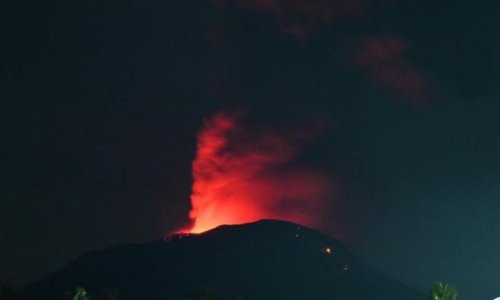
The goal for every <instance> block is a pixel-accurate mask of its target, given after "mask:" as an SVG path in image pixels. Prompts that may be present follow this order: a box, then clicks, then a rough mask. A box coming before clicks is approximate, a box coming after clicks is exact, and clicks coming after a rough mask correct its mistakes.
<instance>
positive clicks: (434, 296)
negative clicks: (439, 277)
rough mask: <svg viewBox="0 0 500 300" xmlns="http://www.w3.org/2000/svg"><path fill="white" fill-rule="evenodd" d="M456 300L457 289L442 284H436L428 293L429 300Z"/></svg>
mask: <svg viewBox="0 0 500 300" xmlns="http://www.w3.org/2000/svg"><path fill="white" fill-rule="evenodd" d="M457 298H458V292H457V289H456V288H454V287H453V286H451V285H449V284H445V283H442V282H436V283H435V284H434V285H433V286H432V288H431V290H430V293H429V300H456V299H457Z"/></svg>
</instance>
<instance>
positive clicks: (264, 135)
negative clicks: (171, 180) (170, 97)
mask: <svg viewBox="0 0 500 300" xmlns="http://www.w3.org/2000/svg"><path fill="white" fill-rule="evenodd" d="M308 136H310V134H307V133H305V132H304V130H302V131H300V132H298V131H296V132H286V133H281V134H278V133H277V132H269V131H266V132H263V131H262V130H252V129H250V128H248V126H245V124H244V123H243V115H242V114H239V113H219V114H216V115H214V116H213V117H212V118H210V119H208V120H207V121H206V123H205V126H204V128H203V129H202V130H201V132H200V133H199V135H198V144H197V154H196V157H195V160H194V162H193V165H192V167H193V170H192V171H193V180H194V181H193V186H192V194H191V205H192V210H191V212H190V215H189V216H190V218H191V219H192V220H193V225H192V227H191V228H190V229H188V232H191V233H199V232H203V231H206V230H209V229H212V228H214V227H217V226H219V225H222V224H241V223H247V222H253V221H257V220H260V219H267V218H273V219H281V220H287V221H292V222H296V223H300V224H304V225H309V226H315V225H318V224H319V222H320V221H321V217H320V215H321V213H322V211H323V210H324V208H325V205H326V203H327V200H328V198H329V194H330V193H329V192H330V186H331V181H330V180H329V178H328V177H327V176H325V174H323V173H320V172H317V171H313V170H307V169H305V168H300V167H297V166H295V165H294V164H293V162H294V159H295V158H296V157H297V155H298V154H299V152H300V147H299V145H300V144H303V142H304V139H306V138H307V137H308Z"/></svg>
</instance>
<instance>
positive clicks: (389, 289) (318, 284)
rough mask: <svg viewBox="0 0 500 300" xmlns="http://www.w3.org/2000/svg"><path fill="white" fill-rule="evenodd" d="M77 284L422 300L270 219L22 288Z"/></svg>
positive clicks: (314, 234) (180, 295)
mask: <svg viewBox="0 0 500 300" xmlns="http://www.w3.org/2000/svg"><path fill="white" fill-rule="evenodd" d="M78 286H82V287H84V288H85V289H86V290H87V291H88V292H89V294H91V295H100V294H102V293H103V292H105V291H106V290H109V289H111V288H114V289H117V290H119V291H120V293H122V294H126V295H128V298H131V299H193V298H189V296H188V295H189V294H190V293H192V292H193V291H196V290H200V289H204V290H208V289H210V290H212V291H214V293H217V295H219V296H220V297H222V298H221V299H235V297H236V296H237V295H240V296H238V297H240V298H236V299H339V300H340V299H344V300H361V299H381V300H382V299H384V300H388V299H394V300H401V299H405V300H412V299H415V300H417V299H424V298H425V297H424V295H422V294H420V293H419V292H417V291H414V290H412V289H410V288H408V287H406V286H404V285H403V284H401V283H399V282H397V281H396V280H393V279H391V278H389V277H387V276H386V275H384V274H383V273H381V272H378V271H376V270H374V269H372V268H371V267H369V266H367V265H365V264H364V263H363V262H362V261H361V260H360V259H358V258H357V257H356V256H355V255H354V254H352V253H351V252H350V251H349V250H348V249H347V248H346V247H345V246H343V245H342V243H341V242H340V241H338V240H336V239H334V238H331V237H329V236H327V235H325V234H322V233H320V232H318V231H315V230H313V229H310V228H307V227H304V226H301V225H297V224H294V223H290V222H284V221H277V220H261V221H258V222H254V223H248V224H243V225H224V226H220V227H217V228H215V229H213V230H210V231H207V232H204V233H201V234H172V235H167V236H165V237H164V238H163V239H161V240H157V241H152V242H148V243H144V244H130V245H120V246H115V247H112V248H109V249H106V250H102V251H95V252H90V253H86V254H84V255H82V256H81V257H79V258H77V259H76V260H74V261H73V262H71V263H69V264H68V265H67V266H66V267H65V268H63V269H61V270H59V271H56V272H54V273H53V274H50V275H48V276H47V277H46V278H44V279H41V280H39V281H37V282H34V283H31V284H29V285H27V286H26V287H25V288H24V289H23V292H24V294H25V295H26V297H27V298H28V299H61V298H62V296H63V295H64V293H65V292H66V291H72V290H74V288H75V287H78ZM241 295H244V298H243V296H241ZM195 299H198V298H195ZM203 299H212V298H203ZM214 299H219V298H214Z"/></svg>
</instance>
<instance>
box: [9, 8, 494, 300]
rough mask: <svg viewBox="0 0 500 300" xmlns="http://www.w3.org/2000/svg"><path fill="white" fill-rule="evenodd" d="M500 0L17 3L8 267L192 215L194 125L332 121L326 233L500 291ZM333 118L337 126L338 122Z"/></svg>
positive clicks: (320, 157)
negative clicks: (228, 120)
mask: <svg viewBox="0 0 500 300" xmlns="http://www.w3.org/2000/svg"><path fill="white" fill-rule="evenodd" d="M499 8H500V5H499V4H497V3H496V2H495V1H472V0H469V1H465V0H457V1H444V0H437V1H416V0H415V1H412V0H401V1H396V0H384V1H375V0H371V1H370V0H351V1H348V0H329V1H328V0H314V1H299V0H288V1H274V0H260V1H250V0H234V1H229V0H228V1H222V0H214V1H213V2H210V1H208V0H207V1H203V0H196V1H181V0H173V1H170V0H169V1H131V0H125V1H123V0H122V1H114V0H113V1H102V2H95V1H66V2H64V3H63V2H60V3H56V2H51V3H43V2H41V1H16V3H13V4H12V5H11V6H10V7H9V8H8V9H7V10H6V11H7V12H8V13H7V16H6V17H5V18H4V20H5V21H6V24H5V25H4V26H3V27H4V28H3V29H4V31H5V33H4V34H3V35H2V37H3V38H2V40H3V46H2V49H1V50H0V55H1V59H0V60H1V71H0V76H1V86H0V114H1V115H0V118H1V131H0V132H1V136H0V137H1V140H0V157H1V160H2V163H1V166H2V167H1V173H0V175H1V177H0V245H1V246H0V280H1V281H6V282H12V283H14V284H16V285H22V284H24V283H26V282H29V281H32V280H34V279H36V278H40V277H41V276H43V275H46V274H47V273H48V272H50V271H52V270H55V269H56V268H59V267H62V266H64V264H66V263H67V262H68V261H70V260H71V259H73V258H75V257H77V256H78V255H80V254H82V253H83V252H85V251H90V250H95V249H102V248H105V247H109V246H111V245H115V244H119V243H126V242H144V241H149V240H153V239H157V238H159V237H161V236H162V234H164V233H167V232H171V231H175V230H178V229H180V228H184V227H186V226H188V225H189V224H190V222H191V221H190V219H189V211H190V208H191V207H190V205H191V203H190V201H189V198H190V194H191V185H192V183H193V177H192V174H191V165H192V162H193V159H194V157H195V155H196V143H197V134H198V132H199V131H200V129H201V128H202V127H203V125H204V120H205V123H206V120H207V118H210V117H211V116H213V115H214V114H216V113H218V112H231V111H234V110H240V109H243V110H245V111H246V112H247V122H248V124H249V126H251V127H253V128H300V127H301V126H305V125H304V124H309V123H310V122H311V120H321V122H324V123H328V126H325V128H326V129H325V130H322V132H321V134H318V136H317V137H315V138H314V139H313V140H312V141H310V142H308V145H307V146H305V147H304V149H303V151H301V153H300V156H298V157H297V158H296V161H297V162H299V163H300V164H301V165H303V166H307V167H308V168H310V169H315V170H323V171H325V172H328V173H329V174H331V178H335V188H334V191H335V192H334V194H335V195H334V196H333V197H332V203H331V205H329V209H328V211H327V212H326V213H327V215H328V216H329V218H331V222H330V223H328V222H327V224H323V225H322V226H320V227H319V228H317V229H320V230H323V231H325V232H327V233H329V234H331V235H333V236H337V237H339V238H341V239H342V240H343V241H344V242H345V243H346V244H347V245H348V246H349V247H350V248H351V249H353V251H354V252H355V253H357V254H358V255H360V256H361V258H362V259H364V260H365V261H367V262H368V263H369V264H371V265H373V266H375V267H376V268H378V269H380V270H382V271H384V272H386V273H388V274H389V275H391V276H392V277H394V278H396V279H398V280H400V281H402V282H404V283H406V284H408V285H410V286H412V287H415V288H418V289H420V290H422V291H427V290H428V288H429V287H430V285H431V284H432V283H433V282H434V281H436V280H442V281H445V282H449V283H451V284H453V285H455V286H456V287H457V288H458V290H459V292H460V294H461V299H493V298H494V296H500V255H499V253H500V155H499V153H500V134H499V133H498V131H499V130H500V117H499V116H498V113H499V112H500V85H499V84H500V59H499V58H498V53H500V32H499V29H498V28H500V21H499V20H500V19H499V18H498V17H497V12H498V9H499ZM325 120H327V121H325Z"/></svg>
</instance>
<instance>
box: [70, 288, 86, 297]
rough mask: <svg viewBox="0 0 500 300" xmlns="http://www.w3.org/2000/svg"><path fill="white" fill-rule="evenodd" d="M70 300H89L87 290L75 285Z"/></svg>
mask: <svg viewBox="0 0 500 300" xmlns="http://www.w3.org/2000/svg"><path fill="white" fill-rule="evenodd" d="M72 300H90V296H89V295H88V294H87V291H86V290H85V289H84V288H82V287H77V288H76V289H75V295H73V298H72Z"/></svg>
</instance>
